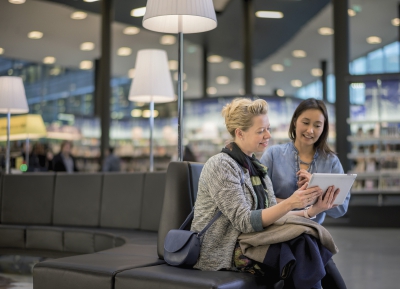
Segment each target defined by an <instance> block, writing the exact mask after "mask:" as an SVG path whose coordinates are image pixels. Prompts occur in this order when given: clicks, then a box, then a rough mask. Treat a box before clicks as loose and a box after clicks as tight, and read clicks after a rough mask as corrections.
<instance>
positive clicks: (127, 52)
mask: <svg viewBox="0 0 400 289" xmlns="http://www.w3.org/2000/svg"><path fill="white" fill-rule="evenodd" d="M131 54H132V49H130V48H129V47H120V48H118V51H117V55H119V56H129V55H131Z"/></svg>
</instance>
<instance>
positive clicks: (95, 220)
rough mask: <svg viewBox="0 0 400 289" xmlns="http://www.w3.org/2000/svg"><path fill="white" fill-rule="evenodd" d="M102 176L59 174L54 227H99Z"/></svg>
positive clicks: (56, 186)
mask: <svg viewBox="0 0 400 289" xmlns="http://www.w3.org/2000/svg"><path fill="white" fill-rule="evenodd" d="M102 176H103V175H102V174H86V173H82V174H67V173H57V175H56V182H55V190H54V213H53V215H54V217H53V225H66V226H86V227H97V226H99V219H100V198H101V182H102Z"/></svg>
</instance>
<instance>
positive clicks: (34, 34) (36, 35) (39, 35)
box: [28, 31, 43, 39]
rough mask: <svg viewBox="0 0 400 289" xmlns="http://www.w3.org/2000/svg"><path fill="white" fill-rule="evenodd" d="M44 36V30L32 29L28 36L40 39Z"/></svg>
mask: <svg viewBox="0 0 400 289" xmlns="http://www.w3.org/2000/svg"><path fill="white" fill-rule="evenodd" d="M42 37H43V32H40V31H31V32H29V33H28V38H30V39H40V38H42Z"/></svg>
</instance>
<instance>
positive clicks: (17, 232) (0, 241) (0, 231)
mask: <svg viewBox="0 0 400 289" xmlns="http://www.w3.org/2000/svg"><path fill="white" fill-rule="evenodd" d="M0 247H3V248H25V227H24V226H12V225H8V226H0Z"/></svg>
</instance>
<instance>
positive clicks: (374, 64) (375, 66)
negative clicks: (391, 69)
mask: <svg viewBox="0 0 400 289" xmlns="http://www.w3.org/2000/svg"><path fill="white" fill-rule="evenodd" d="M367 59H368V73H383V72H384V69H383V49H378V50H375V51H372V52H371V53H368V56H367Z"/></svg>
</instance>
